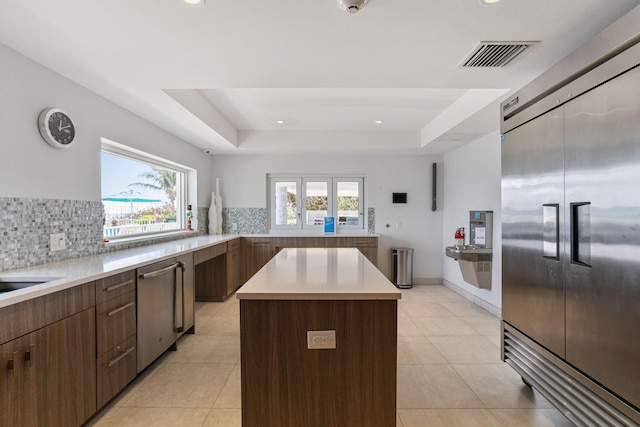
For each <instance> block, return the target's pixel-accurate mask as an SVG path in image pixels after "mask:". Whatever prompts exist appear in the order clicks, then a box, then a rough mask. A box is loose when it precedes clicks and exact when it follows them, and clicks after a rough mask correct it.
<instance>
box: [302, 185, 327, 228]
mask: <svg viewBox="0 0 640 427" xmlns="http://www.w3.org/2000/svg"><path fill="white" fill-rule="evenodd" d="M305 194H306V200H305V213H306V215H305V223H304V224H305V225H322V224H323V223H324V217H326V216H327V215H328V211H329V183H328V182H326V181H325V182H312V181H307V182H306V183H305Z"/></svg>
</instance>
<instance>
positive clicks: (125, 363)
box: [97, 335, 137, 408]
mask: <svg viewBox="0 0 640 427" xmlns="http://www.w3.org/2000/svg"><path fill="white" fill-rule="evenodd" d="M136 366H137V365H136V336H135V335H133V336H131V337H129V338H128V339H127V340H125V341H124V342H122V343H120V344H118V345H116V346H115V347H113V348H112V349H110V350H109V351H108V352H106V353H105V354H103V355H102V356H100V357H99V358H98V363H97V374H98V375H97V378H98V380H97V399H98V408H102V407H103V406H104V405H106V404H107V403H108V402H109V401H110V400H111V399H113V397H115V396H116V395H117V394H118V393H120V391H122V390H123V389H124V388H125V387H126V386H127V384H129V383H130V382H131V381H133V380H134V378H135V377H136V374H137V373H136Z"/></svg>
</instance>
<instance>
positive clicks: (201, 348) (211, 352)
mask: <svg viewBox="0 0 640 427" xmlns="http://www.w3.org/2000/svg"><path fill="white" fill-rule="evenodd" d="M239 325H240V314H239V304H238V301H237V300H236V299H235V297H231V298H229V299H228V300H227V301H225V302H224V303H197V304H196V334H195V335H185V336H184V337H183V338H182V339H181V340H180V341H179V342H178V351H176V352H167V353H165V354H164V355H163V356H162V357H161V358H160V359H158V360H157V361H156V362H155V363H154V364H152V365H151V366H150V367H149V368H148V369H147V370H146V371H144V372H143V373H142V374H141V375H140V376H139V377H138V378H137V379H136V380H135V381H134V382H133V383H132V384H130V385H129V387H127V389H126V390H125V391H124V392H123V393H122V394H121V395H120V396H119V397H118V398H116V399H115V400H114V401H113V402H112V403H111V404H110V405H109V406H107V407H106V408H105V409H104V410H103V411H102V412H101V413H100V414H98V416H97V417H96V418H95V419H94V420H92V422H91V423H90V424H89V425H90V426H95V427H104V426H118V427H127V426H145V427H150V426H153V427H156V426H158V427H162V426H171V427H174V426H181V427H190V426H194V427H195V426H198V427H211V426H218V427H240V425H241V419H240V330H239V328H240V326H239ZM499 333H500V322H499V320H498V319H497V318H496V317H495V316H493V315H492V314H490V313H489V312H487V311H485V310H483V309H482V308H480V307H478V306H476V305H475V304H473V303H471V302H469V301H467V300H466V299H464V298H462V297H461V296H459V295H457V294H456V293H454V292H452V291H451V290H449V289H447V288H446V287H444V286H414V287H413V288H412V289H408V290H403V291H402V300H400V302H399V310H398V395H397V406H398V412H397V427H427V426H438V427H446V426H452V427H466V426H473V427H475V426H478V427H484V426H492V427H493V426H509V427H520V426H522V427H527V426H531V427H553V426H556V427H570V426H573V424H572V423H571V422H570V421H568V420H567V419H566V418H565V417H564V416H563V415H562V414H561V413H560V412H559V411H557V410H556V409H554V408H553V406H552V405H551V404H550V403H549V402H547V401H546V400H545V399H544V398H543V397H542V396H541V395H540V394H538V393H537V392H535V391H533V390H532V389H530V388H528V387H526V386H525V385H524V384H523V383H522V381H521V379H520V377H519V376H518V375H517V374H516V373H515V372H514V371H513V370H512V369H511V368H510V367H508V366H506V365H505V364H504V363H502V362H501V361H500V339H499ZM345 426H347V427H348V424H345Z"/></svg>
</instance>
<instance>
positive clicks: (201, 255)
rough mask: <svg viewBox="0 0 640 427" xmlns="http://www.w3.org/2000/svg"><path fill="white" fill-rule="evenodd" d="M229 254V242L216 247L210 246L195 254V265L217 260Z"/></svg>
mask: <svg viewBox="0 0 640 427" xmlns="http://www.w3.org/2000/svg"><path fill="white" fill-rule="evenodd" d="M226 252H227V242H224V243H218V244H217V245H214V246H209V247H208V248H204V249H200V250H199V251H196V252H194V254H193V263H194V264H200V263H202V262H205V261H207V260H210V259H211V258H215V257H217V256H220V255H222V254H224V253H226Z"/></svg>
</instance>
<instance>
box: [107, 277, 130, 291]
mask: <svg viewBox="0 0 640 427" xmlns="http://www.w3.org/2000/svg"><path fill="white" fill-rule="evenodd" d="M131 283H133V279H129V280H127V281H126V282H122V283H118V284H117V285H113V286H109V287H108V288H107V289H105V291H106V292H111V291H115V290H116V289H119V288H121V287H123V286H127V285H129V284H131Z"/></svg>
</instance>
